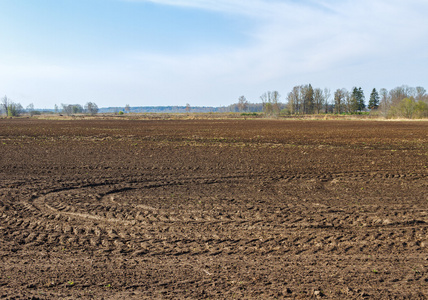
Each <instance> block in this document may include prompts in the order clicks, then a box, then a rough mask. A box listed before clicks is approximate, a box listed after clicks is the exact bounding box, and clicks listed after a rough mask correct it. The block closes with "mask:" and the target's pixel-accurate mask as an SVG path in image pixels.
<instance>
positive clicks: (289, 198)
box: [0, 119, 428, 299]
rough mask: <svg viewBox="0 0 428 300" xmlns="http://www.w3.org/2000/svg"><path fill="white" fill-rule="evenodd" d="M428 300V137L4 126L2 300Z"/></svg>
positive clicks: (181, 126) (333, 125) (148, 125)
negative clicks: (392, 299)
mask: <svg viewBox="0 0 428 300" xmlns="http://www.w3.org/2000/svg"><path fill="white" fill-rule="evenodd" d="M79 297H80V298H84V299H102V298H104V299H117V298H119V299H177V298H179V299H182V298H193V299H205V298H207V299H282V298H287V297H291V298H302V299H307V298H327V299H329V298H330V299H360V298H370V299H391V298H394V299H395V298H396V299H404V298H411V299H427V297H428V122H374V121H273V120H271V121H267V120H176V121H174V120H168V121H162V120H157V121H153V120H152V121H144V120H97V119H95V120H74V121H73V120H68V121H61V120H58V121H53V120H50V121H46V120H45V121H44V120H32V119H7V120H6V119H3V120H0V298H5V299H28V298H30V299H31V298H33V299H75V298H79Z"/></svg>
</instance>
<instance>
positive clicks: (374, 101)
mask: <svg viewBox="0 0 428 300" xmlns="http://www.w3.org/2000/svg"><path fill="white" fill-rule="evenodd" d="M379 100H380V97H379V93H378V92H377V91H376V89H375V88H374V89H373V91H372V93H371V94H370V100H369V106H368V107H369V108H370V109H377V108H378V107H379Z"/></svg>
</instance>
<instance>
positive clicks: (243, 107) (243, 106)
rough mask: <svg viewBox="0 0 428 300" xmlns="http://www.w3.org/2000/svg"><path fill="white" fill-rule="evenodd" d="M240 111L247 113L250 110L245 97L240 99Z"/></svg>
mask: <svg viewBox="0 0 428 300" xmlns="http://www.w3.org/2000/svg"><path fill="white" fill-rule="evenodd" d="M238 109H239V111H246V110H247V109H248V101H247V99H246V98H245V96H241V97H239V98H238Z"/></svg>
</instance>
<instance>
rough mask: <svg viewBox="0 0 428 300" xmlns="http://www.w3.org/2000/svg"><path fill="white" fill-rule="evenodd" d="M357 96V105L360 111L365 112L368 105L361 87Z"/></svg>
mask: <svg viewBox="0 0 428 300" xmlns="http://www.w3.org/2000/svg"><path fill="white" fill-rule="evenodd" d="M357 95H358V98H357V103H358V108H357V109H358V110H359V111H363V110H364V108H366V104H365V101H364V100H365V97H364V92H363V89H362V88H361V87H360V88H358V93H357Z"/></svg>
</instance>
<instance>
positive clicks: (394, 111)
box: [0, 84, 428, 119]
mask: <svg viewBox="0 0 428 300" xmlns="http://www.w3.org/2000/svg"><path fill="white" fill-rule="evenodd" d="M280 99H281V95H280V94H279V92H278V91H268V92H266V93H263V94H262V95H261V96H260V101H261V102H258V103H250V102H249V101H247V99H246V98H245V96H241V97H239V99H238V102H237V103H234V104H231V105H229V106H226V107H205V106H204V107H194V106H190V104H186V105H185V106H140V107H130V106H129V104H126V105H125V106H124V107H109V108H101V109H100V108H98V106H97V104H95V103H93V102H87V103H86V104H85V106H81V105H80V104H61V106H60V107H58V105H55V108H54V109H53V110H50V111H49V110H47V111H49V112H50V113H58V114H65V115H76V114H89V115H95V114H97V113H99V112H102V113H115V114H125V113H190V112H193V113H198V112H200V113H215V112H241V113H263V114H264V115H267V116H280V115H285V116H287V115H289V116H293V115H310V114H370V115H374V116H383V117H385V118H409V119H413V118H428V94H427V91H426V90H425V88H423V87H409V86H406V85H403V86H400V87H396V88H394V89H392V90H389V91H388V90H387V89H384V88H383V89H380V90H379V91H378V90H376V88H374V89H373V90H372V91H371V93H370V96H369V99H368V101H366V97H365V94H364V91H363V89H362V88H361V87H353V88H352V89H351V90H350V91H348V90H347V89H345V88H342V89H337V90H336V91H334V92H332V91H331V90H330V89H328V88H324V89H321V88H313V87H312V85H311V84H306V85H298V86H295V87H293V89H292V90H291V91H290V92H289V93H288V94H287V96H286V97H285V101H284V102H282V101H280ZM43 112H46V110H45V111H43ZM23 113H27V114H29V115H31V116H33V115H37V114H41V113H42V111H41V110H37V109H35V108H34V105H33V104H30V105H28V106H27V107H26V108H25V109H24V108H23V107H22V105H21V104H20V103H16V102H13V101H12V100H11V99H9V98H8V97H7V96H4V97H3V98H2V99H1V101H0V114H3V115H6V116H10V117H15V116H19V115H20V114H23Z"/></svg>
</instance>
